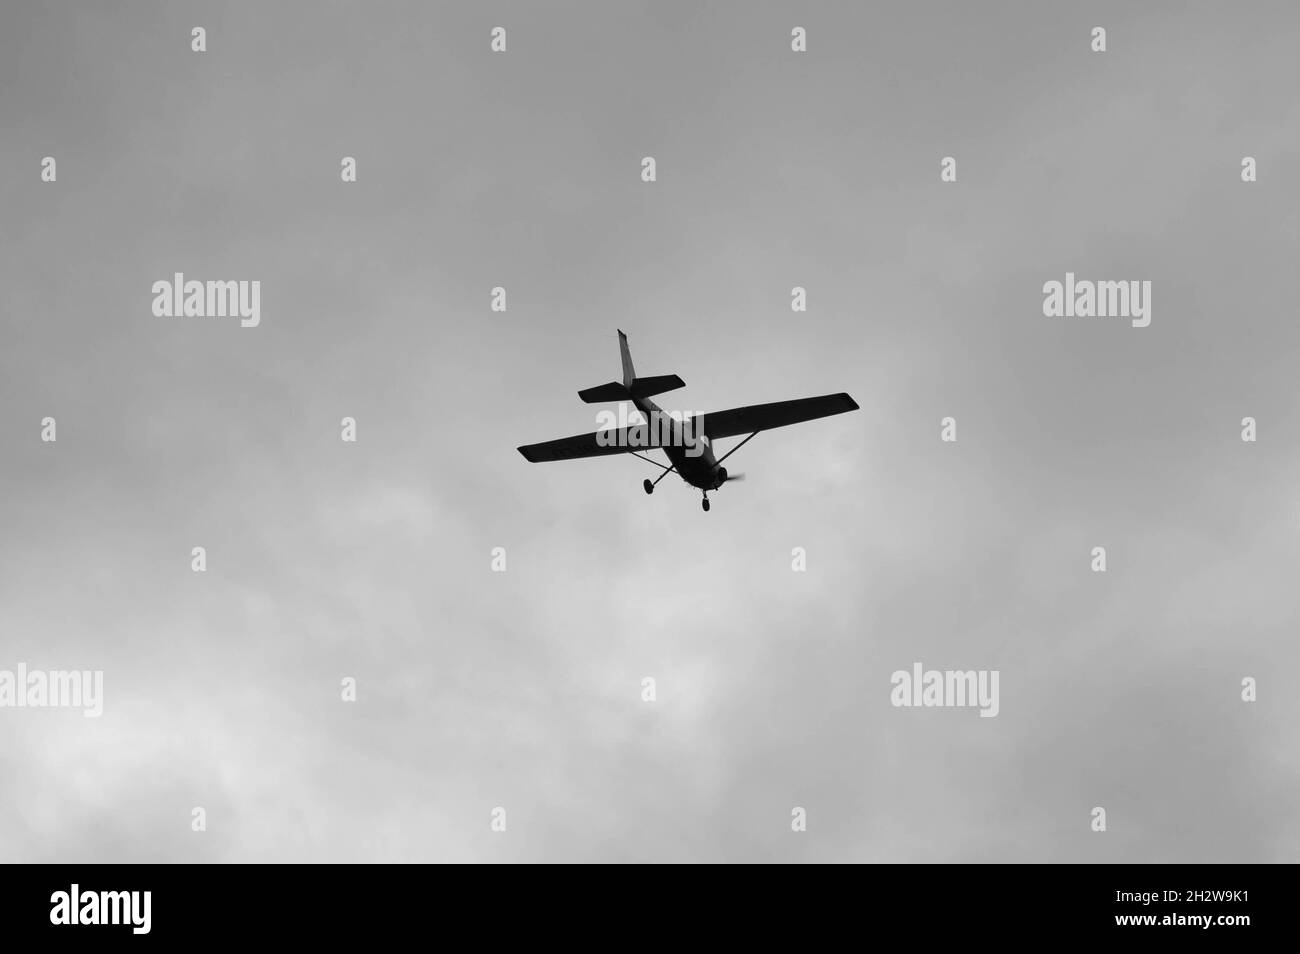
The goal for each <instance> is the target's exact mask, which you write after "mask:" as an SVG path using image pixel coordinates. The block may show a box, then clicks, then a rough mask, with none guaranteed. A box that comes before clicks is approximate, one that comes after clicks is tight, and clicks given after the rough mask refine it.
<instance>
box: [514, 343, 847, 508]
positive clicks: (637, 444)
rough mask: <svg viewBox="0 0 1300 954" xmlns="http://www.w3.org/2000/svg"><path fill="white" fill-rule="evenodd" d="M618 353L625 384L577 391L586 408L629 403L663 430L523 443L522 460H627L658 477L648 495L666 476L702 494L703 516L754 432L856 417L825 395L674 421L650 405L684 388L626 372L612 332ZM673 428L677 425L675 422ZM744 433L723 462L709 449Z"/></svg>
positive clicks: (665, 377) (663, 378)
mask: <svg viewBox="0 0 1300 954" xmlns="http://www.w3.org/2000/svg"><path fill="white" fill-rule="evenodd" d="M618 347H619V353H620V355H621V357H622V359H623V381H622V383H619V382H618V381H611V382H610V383H609V384H601V385H598V386H597V387H594V388H587V389H585V390H582V391H579V392H578V397H580V398H582V400H583V401H584V402H586V403H587V404H598V403H601V402H614V401H616V402H623V401H631V402H632V404H633V405H635V407H636V409H637V410H638V411H640V412H641V413H642V414H643V415H645V417H646V419H647V421H652V422H661V426H653V425H651V426H648V427H647V425H646V424H639V425H630V426H628V427H624V428H621V429H619V430H605V431H597V432H595V433H593V434H576V435H574V436H573V437H562V438H560V439H559V440H556V441H545V442H543V443H541V444H526V445H524V446H523V447H520V448H519V453H521V454H523V455H524V459H525V460H529V461H532V462H533V463H540V462H541V461H551V460H574V459H576V458H579V457H604V456H607V455H610V454H632V455H634V456H636V457H640V458H641V459H642V460H644V461H648V462H649V463H651V464H654V465H655V466H656V467H658V468H660V469H661V470H663V473H662V474H660V475H659V476H658V477H657V478H655V480H654V481H653V482H651V481H650V480H649V479H646V480H645V482H644V483H643V484H642V486H643V487H644V488H645V492H646V493H648V494H651V493H654V489H655V486H656V485H657V484H658V483H659V481H661V480H663V479H664V478H665V477H667V476H668V475H669V474H671V473H673V472H676V473H677V475H678V476H679V477H681V478H682V480H684V481H686V483H688V484H690V485H691V486H692V487H696V488H698V489H699V490H700V491H702V492H703V494H704V501H703V504H702V506H703V507H704V509H705V510H706V511H707V510H708V509H709V491H710V490H717V489H718V488H720V487H721V486H722V485H723V484H725V483H727V482H728V481H731V480H740V479H741V478H742V477H744V475H743V474H728V473H727V468H725V467H723V466H722V462H723V461H725V460H726V459H727V458H728V457H730V456H731V455H732V454H734V453H735V452H736V451H738V450H740V449H741V448H742V447H744V446H745V444H747V443H749V441H750V440H751V439H752V438H753V437H754V436H755V435H756V434H758V433H759V431H769V430H771V429H772V428H775V427H786V426H787V425H790V424H802V423H803V422H804V421H813V420H816V419H817V418H819V417H830V416H831V415H832V414H843V413H844V412H846V411H856V410H857V409H858V404H857V402H856V401H854V400H853V398H851V397H849V396H848V395H847V394H844V393H843V392H841V393H840V394H823V395H822V396H821V397H810V398H798V399H797V400H794V401H776V402H775V403H772V404H751V405H749V406H748V407H733V408H731V409H730V410H727V411H716V412H714V413H712V414H701V415H694V416H679V415H668V414H666V413H665V412H664V411H663V410H662V409H661V408H660V407H659V406H658V405H657V404H655V403H654V401H651V400H650V398H651V397H653V396H655V395H656V394H663V393H664V392H666V391H675V390H677V389H678V388H684V387H686V382H685V381H683V380H682V379H681V378H679V377H678V376H677V375H675V374H660V375H654V376H652V377H645V378H639V377H637V375H636V370H635V369H634V368H633V367H632V355H631V353H630V352H629V351H628V347H627V335H625V334H623V332H621V331H620V332H619V333H618ZM673 422H675V423H673ZM741 434H748V435H749V436H748V437H746V438H745V439H744V440H743V441H741V442H740V443H739V444H737V445H736V446H735V447H733V448H731V450H729V451H727V453H725V454H724V455H722V457H720V458H715V457H714V455H713V448H712V446H711V444H712V442H713V441H715V440H717V439H718V438H720V437H737V436H739V435H741ZM638 448H644V449H655V448H658V449H660V450H662V451H663V452H664V453H665V454H667V455H668V462H669V463H670V464H671V465H672V466H671V467H665V466H664V465H663V464H661V463H659V462H658V461H657V460H654V459H653V458H651V457H647V456H645V455H644V454H639V453H637V450H638Z"/></svg>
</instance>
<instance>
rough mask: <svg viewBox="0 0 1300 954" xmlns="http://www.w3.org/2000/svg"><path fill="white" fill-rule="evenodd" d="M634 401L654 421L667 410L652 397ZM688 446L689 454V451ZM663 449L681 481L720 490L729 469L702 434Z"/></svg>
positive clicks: (701, 487)
mask: <svg viewBox="0 0 1300 954" xmlns="http://www.w3.org/2000/svg"><path fill="white" fill-rule="evenodd" d="M632 403H633V404H634V405H636V409H637V410H638V411H640V412H641V413H642V414H644V415H645V418H646V420H647V421H653V420H654V419H655V415H660V414H665V413H666V412H665V411H664V410H663V408H661V407H660V406H659V405H658V404H656V403H655V402H654V401H652V400H650V399H649V398H633V399H632ZM688 449H689V450H690V453H687V450H688ZM662 450H663V452H664V453H665V454H667V455H668V461H669V463H671V464H672V465H673V467H674V468H675V469H676V471H677V473H679V474H680V475H681V477H682V480H684V481H686V482H687V483H688V484H690V485H691V486H692V487H698V488H699V489H700V490H717V489H718V488H719V487H721V486H722V485H723V483H724V482H725V481H726V479H727V471H726V469H725V468H721V467H719V466H718V459H717V458H716V457H715V456H714V454H713V448H711V447H710V446H709V444H708V441H706V440H705V439H704V435H703V434H698V433H696V434H692V435H691V440H690V441H687V442H683V445H682V446H669V447H664V448H662ZM692 455H693V456H692Z"/></svg>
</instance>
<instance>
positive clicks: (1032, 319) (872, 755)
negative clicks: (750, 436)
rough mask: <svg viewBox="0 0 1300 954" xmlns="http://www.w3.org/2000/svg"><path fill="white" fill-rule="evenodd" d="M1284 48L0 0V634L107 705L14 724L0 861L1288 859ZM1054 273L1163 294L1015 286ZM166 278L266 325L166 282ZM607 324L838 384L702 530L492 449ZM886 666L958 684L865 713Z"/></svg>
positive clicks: (1226, 13) (1209, 29)
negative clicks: (646, 693)
mask: <svg viewBox="0 0 1300 954" xmlns="http://www.w3.org/2000/svg"><path fill="white" fill-rule="evenodd" d="M195 26H203V27H204V28H205V29H206V31H207V52H205V53H201V54H200V53H195V52H192V51H191V49H190V31H191V29H192V28H193V27H195ZM494 26H504V27H505V28H506V29H507V52H506V53H504V54H493V53H492V52H490V50H489V31H490V30H491V28H492V27H494ZM794 26H802V27H805V28H806V29H807V33H808V51H807V52H806V53H803V54H796V53H793V52H792V51H791V50H790V31H791V29H792V27H794ZM1094 26H1104V27H1105V28H1106V29H1107V33H1108V35H1107V47H1108V49H1107V51H1106V52H1105V53H1104V54H1098V53H1094V52H1092V51H1091V49H1090V31H1091V29H1092V28H1093V27H1094ZM1298 45H1300V11H1297V9H1296V8H1295V6H1294V5H1293V4H1289V3H1273V4H1266V3H1246V4H1236V5H1228V4H1209V3H1182V2H1169V3H1144V4H1142V5H1140V8H1135V7H1134V5H1132V4H1128V3H1117V4H1110V5H1097V4H1091V5H1089V9H1087V10H1086V11H1085V10H1083V9H1082V8H1077V7H1076V5H1065V4H1038V3H1029V2H1020V3H984V4H979V5H973V4H966V3H956V2H947V3H901V2H900V3H895V4H883V5H872V6H870V7H868V6H867V5H860V4H852V3H848V2H844V3H809V4H787V3H742V2H739V0H736V2H721V3H710V4H707V5H706V4H700V3H695V2H689V3H688V2H669V3H663V2H659V3H648V2H647V3H630V2H618V3H595V2H588V3H545V4H539V3H523V2H520V3H490V4H470V3H455V4H438V5H434V4H425V3H391V2H382V3H377V4H360V3H314V2H313V3H308V2H305V0H302V2H286V3H277V4H260V3H252V2H238V3H230V4H220V5H217V4H186V3H166V4H163V3H160V2H155V3H145V2H129V3H124V4H117V5H114V7H113V9H111V10H110V9H107V8H104V7H101V6H100V5H96V4H90V3H85V2H83V3H69V2H53V3H46V4H40V5H34V4H29V5H19V4H9V5H6V6H5V7H4V9H3V11H2V12H0V125H2V126H3V128H4V130H5V134H4V136H3V138H0V210H2V211H0V341H2V343H3V344H2V347H0V447H2V448H3V455H2V456H0V480H2V481H3V490H4V493H3V494H2V495H0V669H8V670H13V669H16V667H17V666H18V665H19V664H20V663H25V664H26V665H27V666H28V667H29V668H32V669H81V670H102V671H103V673H104V693H105V699H104V714H103V716H102V717H101V718H99V719H85V718H83V717H82V715H81V714H80V713H79V712H77V711H73V710H66V709H63V710H59V709H45V710H41V709H21V710H19V709H0V809H2V810H0V860H5V861H290V860H301V861H483V862H492V861H542V860H552V861H690V862H704V861H895V862H903V861H906V862H933V861H1083V862H1094V861H1124V862H1158V861H1185V862H1192V861H1294V860H1295V859H1296V857H1297V850H1298V849H1300V809H1298V808H1297V806H1300V745H1298V744H1297V734H1296V733H1297V728H1296V727H1297V725H1300V702H1297V696H1298V690H1300V686H1298V685H1297V667H1300V649H1297V644H1296V634H1297V630H1296V627H1297V623H1298V621H1300V595H1298V594H1297V587H1296V562H1297V559H1300V491H1298V490H1297V489H1296V488H1297V486H1300V450H1298V449H1297V448H1298V447H1300V444H1298V441H1300V412H1298V410H1297V407H1296V399H1295V395H1296V371H1295V365H1296V359H1297V356H1298V354H1300V325H1297V320H1296V315H1295V302H1296V295H1295V290H1294V276H1295V274H1296V268H1295V262H1296V260H1297V251H1298V250H1300V214H1298V213H1297V211H1296V210H1297V205H1298V203H1297V200H1298V199H1300V189H1298V188H1297V185H1296V182H1297V177H1298V176H1300V132H1298V130H1300V104H1298V103H1297V100H1296V97H1295V95H1294V93H1295V90H1296V89H1297V88H1300V61H1298V60H1297V58H1296V56H1295V50H1296V48H1297V46H1298ZM45 156H53V157H55V159H56V161H57V181H55V182H53V183H46V182H42V181H41V178H40V164H41V160H42V158H43V157H45ZM343 156H353V157H355V158H356V160H357V170H358V181H357V182H356V183H352V184H345V183H343V182H342V181H341V180H340V160H341V158H342V157H343ZM644 156H654V157H655V158H656V160H657V165H658V181H656V182H654V183H653V184H647V183H644V182H642V181H641V179H640V170H641V159H642V157H644ZM944 156H953V157H955V158H956V160H957V171H958V176H957V182H955V183H949V184H944V183H941V182H940V181H939V162H940V159H941V158H942V157H944ZM1243 156H1253V157H1255V158H1256V160H1257V162H1258V170H1259V181H1258V182H1255V183H1252V184H1247V183H1243V182H1242V181H1241V175H1240V168H1241V160H1242V157H1243ZM1067 271H1073V272H1075V273H1076V274H1077V275H1078V276H1079V277H1080V278H1092V279H1098V280H1102V279H1105V280H1144V281H1150V282H1152V286H1153V290H1152V322H1151V325H1150V327H1148V328H1143V329H1138V328H1133V327H1131V326H1130V325H1129V323H1128V322H1127V321H1123V320H1118V321H1116V320H1099V319H1049V318H1046V317H1044V315H1043V311H1042V303H1043V293H1042V286H1043V283H1044V282H1047V281H1051V280H1054V279H1055V280H1062V279H1063V278H1064V276H1065V273H1066V272H1067ZM175 272H184V273H185V275H186V276H187V277H188V278H196V279H200V280H208V279H213V280H217V279H221V280H258V281H260V282H261V283H262V298H261V324H260V326H259V327H257V328H241V327H240V326H239V323H238V321H237V320H232V319H225V320H212V321H207V320H202V319H168V318H158V317H155V316H154V315H153V313H152V311H151V303H152V297H153V296H152V293H151V286H152V284H153V283H154V282H155V281H157V280H160V279H164V280H166V279H170V278H171V276H172V275H173V273H175ZM498 285H500V286H504V287H505V288H506V289H507V294H508V310H507V311H506V312H505V313H494V312H492V311H491V310H490V309H489V307H488V306H489V294H490V290H491V289H492V287H493V286H498ZM796 285H801V286H804V287H806V288H807V289H808V302H809V307H808V311H807V312H806V313H793V312H792V311H791V309H790V290H791V288H792V287H793V286H796ZM616 328H622V329H624V330H625V331H626V332H627V333H628V335H629V338H630V340H631V345H632V352H633V355H634V357H635V360H636V363H637V368H638V371H639V372H640V373H642V374H668V373H677V374H680V375H681V376H682V378H684V379H685V381H686V382H687V388H686V389H685V390H684V391H680V392H676V393H674V394H671V395H664V397H663V398H662V399H661V402H662V403H663V404H664V405H665V407H674V408H680V409H686V410H704V411H709V410H716V409H721V408H726V407H731V406H735V405H740V404H748V403H755V402H763V401H772V400H782V399H786V398H794V397H801V396H805V395H811V394H822V393H827V392H833V391H848V392H849V393H850V394H852V395H853V397H854V398H855V399H856V400H857V401H858V403H859V404H860V405H861V408H862V409H861V410H860V411H858V412H856V413H854V414H850V415H845V416H842V417H835V418H830V419H827V420H823V421H818V422H814V423H810V424H807V425H804V426H801V427H798V428H791V429H787V430H780V431H774V432H771V433H768V434H761V435H759V436H758V437H757V438H755V439H754V440H753V441H752V442H751V443H750V444H749V445H747V446H746V447H745V448H744V450H742V451H741V452H740V453H739V454H737V455H736V456H735V457H734V458H732V459H731V460H730V461H729V462H728V467H729V468H730V469H733V470H742V471H745V472H746V474H747V480H746V482H745V483H741V484H735V485H733V486H731V487H727V488H725V489H724V490H721V491H719V492H718V493H717V494H715V495H714V498H713V499H714V506H713V509H712V511H711V512H710V513H708V514H705V513H703V512H702V511H701V510H700V507H699V502H698V494H697V493H696V492H694V491H691V490H689V489H688V488H686V487H685V486H684V485H683V484H681V483H680V482H677V481H676V480H675V479H673V478H669V479H668V480H665V481H664V482H663V483H662V484H660V487H659V490H658V492H656V494H655V495H654V496H653V497H646V496H645V494H643V493H642V491H641V488H640V483H641V480H642V479H643V478H644V477H646V476H653V474H654V471H653V468H651V467H650V466H649V465H648V464H645V463H643V462H640V461H638V460H636V459H635V458H614V459H604V460H595V461H574V462H563V463H554V464H539V465H533V464H529V463H527V462H526V461H524V460H523V459H522V458H521V457H520V455H519V454H518V453H517V451H516V450H515V448H516V446H517V445H520V444H525V443H532V442H535V441H541V440H546V439H550V438H555V437H562V436H567V435H569V434H574V433H577V432H580V431H583V430H591V429H594V427H595V423H596V421H595V413H596V411H597V410H599V408H598V407H592V406H587V405H583V404H582V403H580V402H579V401H578V399H577V397H576V394H575V392H576V391H577V390H578V389H579V388H584V387H589V386H592V385H597V384H601V383H604V382H605V381H609V380H613V379H615V378H617V377H618V372H619V364H618V350H617V339H616V336H615V329H616ZM47 416H50V417H54V418H55V419H56V421H57V441H56V442H54V443H47V442H42V440H41V425H40V422H41V420H42V418H44V417H47ZM345 416H350V417H354V418H355V419H356V421H357V441H356V442H355V443H345V442H343V441H342V440H341V439H340V421H341V419H342V418H343V417H345ZM946 416H952V417H954V418H955V419H956V421H957V436H958V440H957V441H956V442H955V443H944V442H941V441H940V439H939V432H940V426H939V422H940V420H941V418H943V417H946ZM1245 416H1253V417H1255V418H1256V419H1257V421H1258V438H1259V439H1258V441H1257V442H1255V443H1245V442H1243V441H1242V440H1241V419H1242V418H1243V417H1245ZM726 443H727V444H730V443H731V442H726ZM733 464H734V467H733ZM195 546H203V547H205V548H206V550H207V554H208V567H207V571H206V572H205V573H194V572H192V571H191V555H190V554H191V550H192V548H193V547H195ZM1095 546H1104V547H1106V549H1107V563H1108V569H1107V572H1105V573H1094V572H1092V571H1091V569H1090V563H1091V550H1092V548H1093V547H1095ZM494 547H504V548H505V550H506V554H507V569H506V571H505V572H503V573H498V572H492V569H491V555H492V550H493V548H494ZM795 547H803V548H804V549H805V551H806V553H807V571H806V572H802V573H800V572H793V571H792V569H791V552H792V550H793V548H795ZM915 662H920V663H922V664H923V665H924V666H925V667H926V668H936V669H963V670H965V669H976V670H979V669H996V670H998V671H999V672H1000V674H1001V676H1000V696H1001V699H1000V713H999V715H998V716H997V717H996V718H979V717H978V715H977V713H976V712H975V711H974V710H972V709H908V708H895V707H893V706H892V705H891V704H890V689H891V686H890V675H891V673H893V672H894V671H895V670H898V669H909V670H910V669H911V667H912V665H913V663H915ZM647 676H650V677H653V678H654V679H655V680H656V687H657V698H656V701H654V702H653V703H647V702H643V701H642V699H641V685H642V683H641V681H642V679H643V678H644V677H647ZM1247 676H1250V677H1254V678H1256V679H1258V686H1259V689H1258V692H1259V698H1258V701H1257V702H1255V703H1253V704H1252V703H1246V702H1243V701H1242V700H1241V680H1242V679H1243V678H1245V677H1247ZM344 677H352V678H355V679H356V680H357V687H358V689H357V696H358V697H357V701H356V702H355V703H345V702H343V701H342V700H341V698H340V682H341V680H342V679H343V678H344ZM196 806H201V807H203V808H204V809H205V811H206V816H207V830H206V831H205V832H201V833H200V832H194V831H192V830H191V812H192V809H193V808H194V807H196ZM498 806H500V807H503V808H505V809H506V811H507V819H508V823H507V830H506V832H505V833H494V832H492V831H491V830H490V821H491V812H492V810H493V808H495V807H498ZM795 806H800V807H803V808H805V809H806V811H807V819H808V830H807V831H806V832H803V833H798V834H796V833H793V832H792V831H791V810H792V808H794V807H795ZM1097 806H1101V807H1104V808H1105V810H1106V813H1107V829H1108V830H1107V831H1106V832H1105V833H1095V832H1093V831H1091V830H1090V823H1091V820H1092V817H1091V814H1090V813H1091V811H1092V809H1093V808H1094V807H1097Z"/></svg>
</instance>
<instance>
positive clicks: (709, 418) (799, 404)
mask: <svg viewBox="0 0 1300 954" xmlns="http://www.w3.org/2000/svg"><path fill="white" fill-rule="evenodd" d="M857 409H858V402H857V401H855V400H853V398H851V397H849V396H848V395H847V394H845V393H843V392H841V393H839V394H823V395H822V396H821V397H810V398H798V399H796V400H794V401H776V402H774V403H772V404H751V405H749V407H733V408H731V409H730V410H727V411H714V412H713V413H712V414H705V415H704V433H705V434H706V435H707V436H708V438H709V440H713V439H714V438H717V437H736V436H737V435H739V434H752V433H753V432H755V431H770V430H771V429H772V428H774V427H786V426H788V425H790V424H802V423H803V422H804V421H815V420H817V418H819V417H830V416H831V415H832V414H843V413H845V412H846V411H856V410H857Z"/></svg>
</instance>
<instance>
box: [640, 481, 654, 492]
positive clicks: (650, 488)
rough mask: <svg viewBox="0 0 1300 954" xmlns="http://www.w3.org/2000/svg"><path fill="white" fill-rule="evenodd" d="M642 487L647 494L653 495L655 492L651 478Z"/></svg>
mask: <svg viewBox="0 0 1300 954" xmlns="http://www.w3.org/2000/svg"><path fill="white" fill-rule="evenodd" d="M641 486H642V487H644V488H645V492H646V493H648V494H652V493H654V492H655V485H654V484H652V483H650V480H649V478H647V479H646V480H645V481H644V482H643V483H642V484H641Z"/></svg>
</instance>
